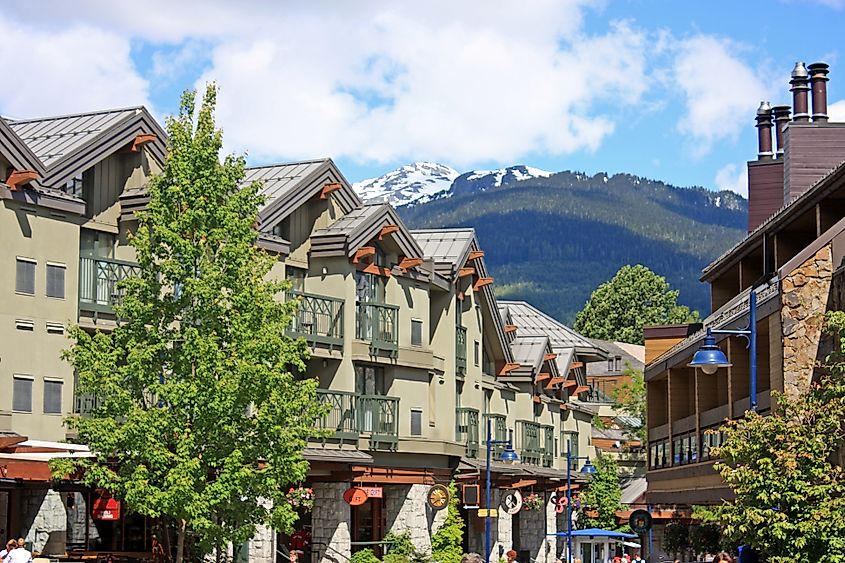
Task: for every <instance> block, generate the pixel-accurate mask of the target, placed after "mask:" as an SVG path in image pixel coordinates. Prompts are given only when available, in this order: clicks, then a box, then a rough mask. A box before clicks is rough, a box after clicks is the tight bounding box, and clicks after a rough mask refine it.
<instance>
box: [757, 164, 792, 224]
mask: <svg viewBox="0 0 845 563" xmlns="http://www.w3.org/2000/svg"><path fill="white" fill-rule="evenodd" d="M781 207H783V159H780V160H771V161H753V162H749V163H748V232H751V231H753V230H754V229H756V228H757V227H758V226H759V225H760V224H761V223H762V222H763V221H765V220H766V219H768V218H769V217H771V216H772V215H774V213H775V212H776V211H777V210H778V209H780V208H781Z"/></svg>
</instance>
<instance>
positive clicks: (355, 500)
mask: <svg viewBox="0 0 845 563" xmlns="http://www.w3.org/2000/svg"><path fill="white" fill-rule="evenodd" d="M343 500H345V501H346V504H348V505H350V506H360V505H362V504H364V503H365V502H367V491H365V490H364V489H361V488H359V487H352V488H350V489H346V491H345V492H344V493H343Z"/></svg>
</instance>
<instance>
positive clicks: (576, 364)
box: [569, 362, 584, 371]
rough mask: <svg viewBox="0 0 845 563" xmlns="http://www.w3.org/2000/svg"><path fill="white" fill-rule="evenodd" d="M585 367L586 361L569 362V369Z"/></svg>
mask: <svg viewBox="0 0 845 563" xmlns="http://www.w3.org/2000/svg"><path fill="white" fill-rule="evenodd" d="M582 367H584V362H572V363H571V364H569V371H572V370H574V369H578V368H582Z"/></svg>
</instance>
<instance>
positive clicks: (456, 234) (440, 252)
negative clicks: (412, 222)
mask: <svg viewBox="0 0 845 563" xmlns="http://www.w3.org/2000/svg"><path fill="white" fill-rule="evenodd" d="M411 234H412V235H414V238H415V239H417V242H418V243H419V245H420V247H421V248H422V251H423V255H424V256H425V257H426V258H430V259H432V260H434V270H435V271H436V272H437V273H439V274H441V275H444V276H446V277H449V278H452V277H454V274H455V272H457V270H458V268H460V267H461V266H463V265H464V264H465V263H466V261H467V257H468V256H469V253H470V251H471V250H472V248H471V247H472V244H473V241H474V240H475V230H473V229H415V230H413V231H411Z"/></svg>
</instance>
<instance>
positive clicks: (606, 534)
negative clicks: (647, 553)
mask: <svg viewBox="0 0 845 563" xmlns="http://www.w3.org/2000/svg"><path fill="white" fill-rule="evenodd" d="M549 535H550V536H558V537H564V538H565V537H566V536H568V535H569V533H567V532H557V533H556V534H549ZM572 537H573V538H576V537H578V538H585V537H586V538H617V539H622V538H624V539H629V540H632V539H636V538H637V537H638V536H637V535H636V534H626V533H625V532H616V531H614V530H602V529H601V528H587V529H586V530H572Z"/></svg>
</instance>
